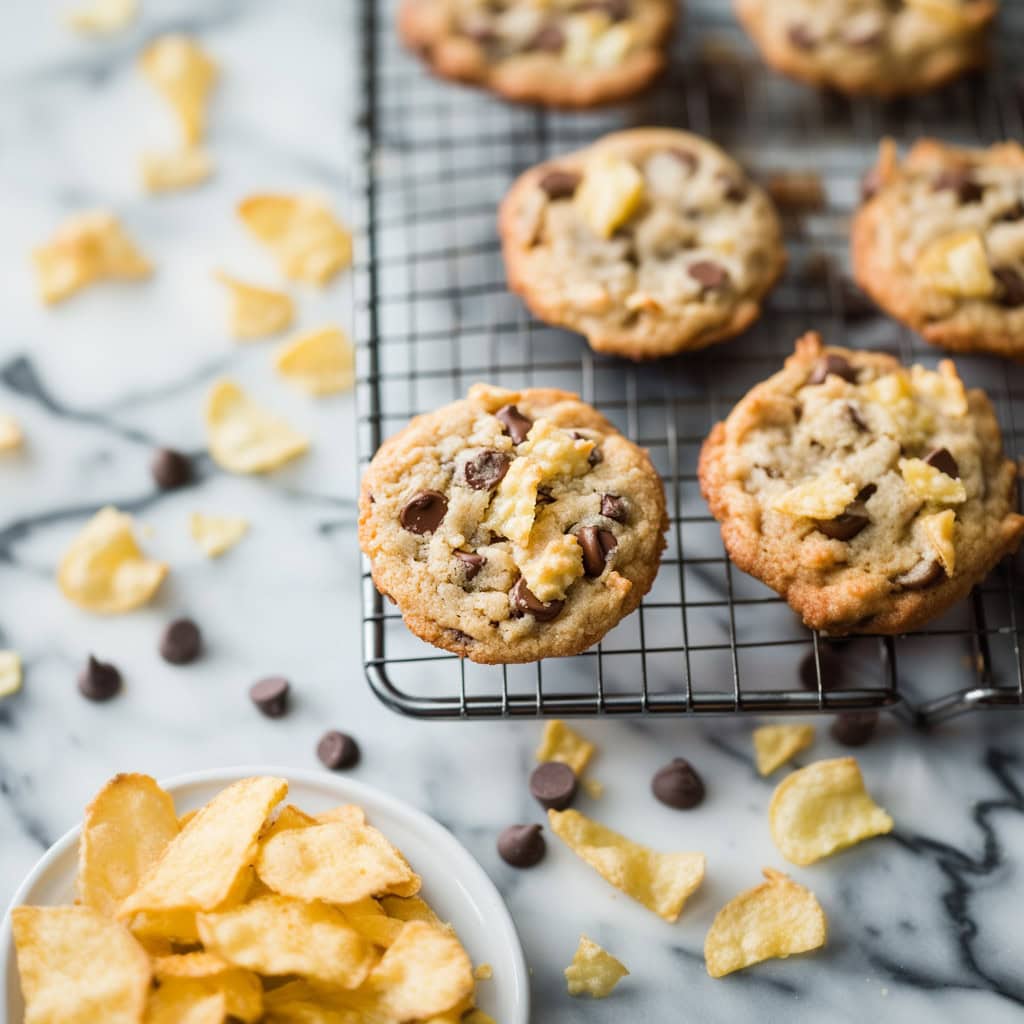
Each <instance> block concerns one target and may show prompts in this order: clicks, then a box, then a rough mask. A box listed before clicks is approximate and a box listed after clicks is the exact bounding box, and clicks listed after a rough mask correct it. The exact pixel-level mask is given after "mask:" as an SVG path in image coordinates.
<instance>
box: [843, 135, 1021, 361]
mask: <svg viewBox="0 0 1024 1024" xmlns="http://www.w3.org/2000/svg"><path fill="white" fill-rule="evenodd" d="M865 194H866V201H865V203H864V205H863V206H862V207H861V208H860V210H859V212H858V213H857V215H856V217H855V219H854V222H853V232H852V245H853V264H854V272H855V274H856V277H857V281H858V282H859V283H860V285H861V287H862V288H863V289H864V290H865V291H866V292H867V293H868V294H869V295H871V297H872V298H874V299H875V301H876V302H878V304H879V305H880V306H882V307H883V308H884V309H885V310H886V311H887V312H888V313H891V314H892V315H893V316H894V317H896V318H897V319H899V320H902V321H903V322H904V323H905V324H908V325H909V326H911V327H913V328H914V329H915V330H917V331H919V332H920V333H921V334H922V335H923V337H924V338H925V339H926V340H927V341H930V342H932V343H933V344H935V345H941V346H943V347H944V348H951V349H955V350H958V351H962V352H972V351H984V352H994V353H997V354H998V355H1003V356H1009V357H1011V358H1013V359H1024V147H1021V146H1020V145H1019V144H1018V143H1016V142H1004V143H1001V144H999V145H995V146H992V147H991V148H989V149H958V148H956V147H954V146H947V145H945V144H943V143H941V142H936V141H935V140H933V139H925V140H923V141H921V142H918V143H917V144H916V145H915V146H914V147H913V148H912V149H911V151H910V153H909V154H908V155H907V158H906V159H905V160H904V161H903V162H902V163H901V162H900V160H899V158H898V155H897V152H896V147H895V145H894V144H893V143H892V142H885V143H883V145H882V150H881V155H880V157H879V161H878V165H877V166H876V167H875V168H874V170H872V171H871V172H870V173H869V174H868V176H867V178H866V179H865Z"/></svg>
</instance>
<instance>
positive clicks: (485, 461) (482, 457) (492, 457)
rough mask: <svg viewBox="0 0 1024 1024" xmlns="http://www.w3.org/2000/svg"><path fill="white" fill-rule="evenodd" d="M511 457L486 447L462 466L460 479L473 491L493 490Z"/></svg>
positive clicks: (503, 474) (502, 475)
mask: <svg viewBox="0 0 1024 1024" xmlns="http://www.w3.org/2000/svg"><path fill="white" fill-rule="evenodd" d="M511 461H512V460H511V459H510V458H509V457H508V456H507V455H506V454H505V453H504V452H496V451H494V450H493V449H491V448H486V449H485V450H484V451H482V452H477V453H476V455H474V456H473V458H471V459H468V460H467V461H466V462H465V463H464V464H463V466H462V479H463V481H464V482H465V484H466V486H467V487H472V488H473V490H474V491H493V490H494V488H495V487H497V486H498V484H500V483H501V481H502V480H503V479H504V478H505V474H506V473H507V472H508V467H509V464H510V463H511Z"/></svg>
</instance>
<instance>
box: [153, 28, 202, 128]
mask: <svg viewBox="0 0 1024 1024" xmlns="http://www.w3.org/2000/svg"><path fill="white" fill-rule="evenodd" d="M139 66H140V67H141V68H142V73H143V74H144V75H145V76H146V77H147V78H148V79H149V81H150V83H151V84H152V85H153V86H154V88H156V90H157V91H158V92H159V93H160V94H161V95H162V96H163V97H164V99H166V100H167V102H168V103H170V105H171V107H172V108H173V110H174V113H175V114H176V115H177V118H178V121H179V123H180V124H181V131H182V134H183V136H184V138H185V141H186V142H187V143H188V144H189V145H194V144H195V143H197V142H199V141H200V140H201V139H202V138H203V135H204V134H205V131H206V100H207V97H208V96H209V94H210V92H211V90H212V89H213V87H214V85H215V84H216V81H217V65H216V64H215V63H214V62H213V60H211V59H210V57H208V56H207V55H206V54H205V53H203V51H202V50H201V49H200V48H199V45H198V44H197V43H196V42H195V40H193V39H189V38H188V37H187V36H180V35H170V36H161V37H160V38H159V39H156V40H154V41H153V42H152V43H150V44H149V46H147V47H146V49H145V50H144V51H143V53H142V56H141V58H140V59H139Z"/></svg>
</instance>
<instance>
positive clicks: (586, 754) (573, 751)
mask: <svg viewBox="0 0 1024 1024" xmlns="http://www.w3.org/2000/svg"><path fill="white" fill-rule="evenodd" d="M594 749H595V748H594V744H593V743H591V742H590V741H589V740H585V739H584V738H583V737H582V736H581V735H580V734H579V733H578V732H574V731H573V730H572V729H570V728H569V726H567V725H566V724H565V722H563V721H561V720H560V719H557V718H555V719H552V720H551V721H549V722H548V723H547V724H546V725H545V726H544V736H543V738H542V739H541V741H540V746H539V747H538V748H537V760H538V761H542V762H543V761H561V762H562V764H567V765H568V766H569V767H570V768H571V769H572V770H573V772H574V773H575V774H576V777H577V778H579V776H580V775H582V774H583V770H584V769H585V768H586V767H587V765H588V764H589V763H590V759H591V757H593V756H594Z"/></svg>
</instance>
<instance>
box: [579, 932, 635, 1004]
mask: <svg viewBox="0 0 1024 1024" xmlns="http://www.w3.org/2000/svg"><path fill="white" fill-rule="evenodd" d="M627 974H629V971H628V970H627V968H626V965H625V964H624V963H622V962H621V961H619V960H616V959H615V957H613V956H612V955H611V953H608V952H606V951H605V950H603V949H602V948H601V947H600V946H599V945H598V944H597V943H596V942H592V941H591V940H590V939H588V938H587V937H586V935H581V936H580V944H579V946H578V947H577V949H576V955H575V956H574V957H573V958H572V963H571V964H569V966H568V967H566V969H565V980H566V983H567V985H568V988H569V995H571V996H593V997H594V999H605V998H607V997H608V996H610V995H611V994H612V989H613V988H615V986H616V985H618V983H619V982H620V981H621V980H622V979H623V978H624V977H626V975H627Z"/></svg>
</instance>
